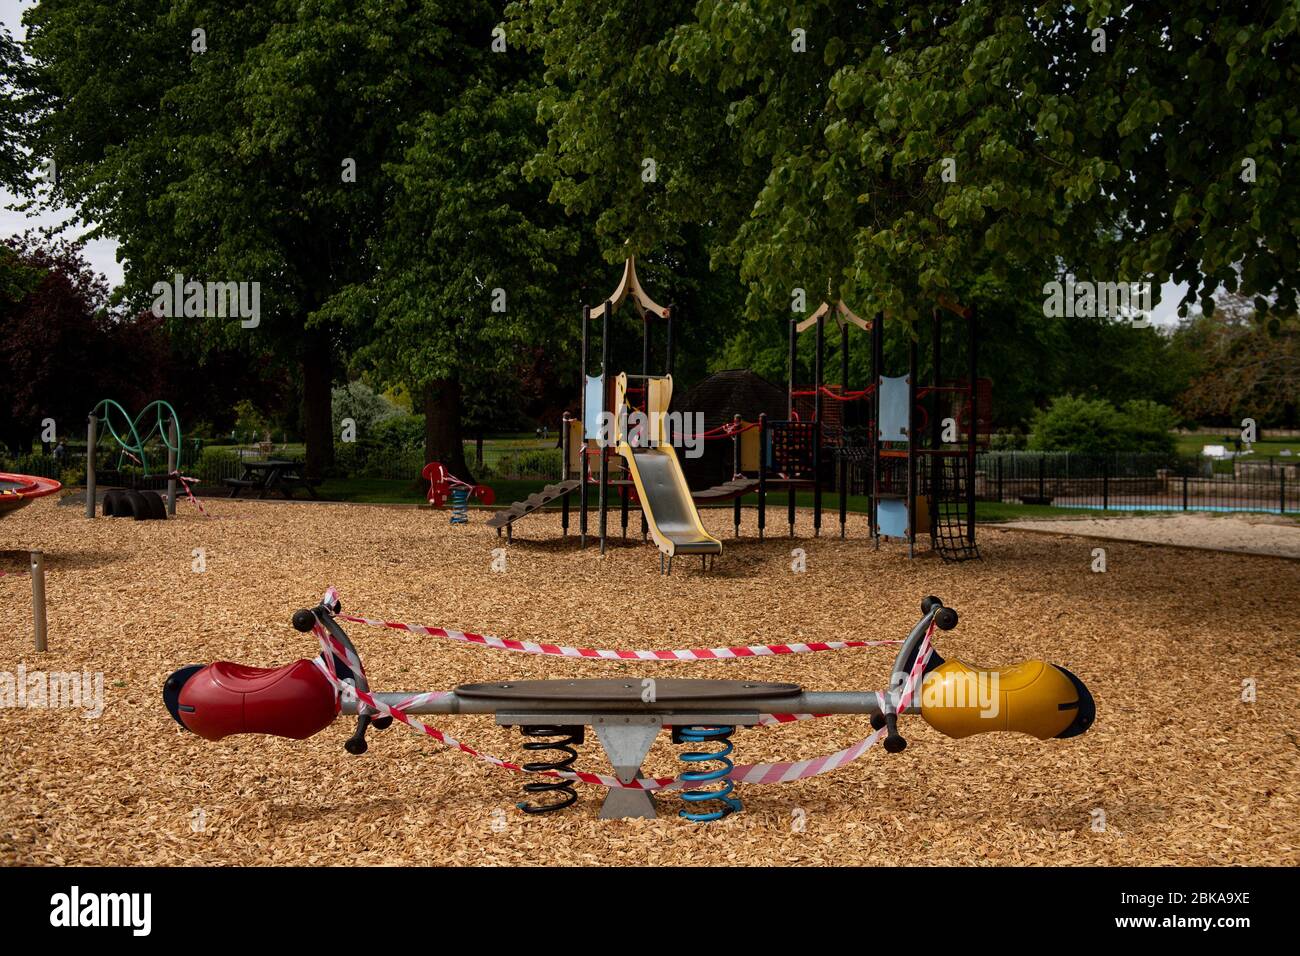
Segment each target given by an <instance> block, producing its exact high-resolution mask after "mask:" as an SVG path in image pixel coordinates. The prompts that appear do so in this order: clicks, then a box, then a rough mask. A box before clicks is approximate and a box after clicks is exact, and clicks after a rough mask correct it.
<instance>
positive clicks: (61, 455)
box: [54, 438, 68, 471]
mask: <svg viewBox="0 0 1300 956" xmlns="http://www.w3.org/2000/svg"><path fill="white" fill-rule="evenodd" d="M54 463H55V464H56V465H58V466H59V470H60V471H62V470H63V468H64V467H66V466H67V464H68V446H67V444H65V443H64V441H63V439H62V438H60V439H59V443H58V444H57V445H55V446H54Z"/></svg>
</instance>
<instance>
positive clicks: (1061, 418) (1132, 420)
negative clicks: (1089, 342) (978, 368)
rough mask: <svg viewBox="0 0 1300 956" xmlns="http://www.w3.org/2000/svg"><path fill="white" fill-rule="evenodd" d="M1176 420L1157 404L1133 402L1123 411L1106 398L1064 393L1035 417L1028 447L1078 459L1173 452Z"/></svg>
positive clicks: (1169, 411)
mask: <svg viewBox="0 0 1300 956" xmlns="http://www.w3.org/2000/svg"><path fill="white" fill-rule="evenodd" d="M1176 422H1177V418H1176V416H1175V415H1174V413H1173V412H1172V411H1171V410H1170V409H1168V408H1166V407H1165V406H1163V405H1160V404H1158V403H1156V402H1151V401H1146V400H1136V401H1131V402H1128V403H1126V404H1125V405H1124V408H1123V409H1122V410H1120V409H1117V408H1115V406H1114V405H1112V404H1111V403H1110V402H1108V401H1106V400H1105V399H1100V398H1095V399H1087V398H1076V397H1074V396H1070V395H1062V396H1058V397H1057V398H1054V399H1053V400H1052V403H1051V404H1050V405H1049V406H1048V407H1047V408H1046V409H1042V410H1040V411H1039V412H1038V414H1037V415H1035V416H1034V424H1033V430H1032V432H1031V433H1030V436H1029V447H1030V448H1032V449H1033V450H1035V451H1068V452H1072V453H1074V454H1079V455H1109V454H1114V453H1116V452H1143V453H1157V454H1172V453H1173V451H1174V447H1175V442H1174V436H1173V435H1172V433H1171V432H1172V429H1173V427H1174V425H1175V424H1176Z"/></svg>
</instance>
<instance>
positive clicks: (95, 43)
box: [25, 0, 492, 472]
mask: <svg viewBox="0 0 1300 956" xmlns="http://www.w3.org/2000/svg"><path fill="white" fill-rule="evenodd" d="M25 16H26V23H27V25H28V40H27V48H28V50H29V52H30V53H31V55H32V57H33V59H34V66H35V71H34V79H33V82H32V89H33V92H34V94H35V99H34V101H33V111H32V120H33V129H34V131H35V138H34V140H33V145H34V148H35V149H36V151H37V154H38V155H48V156H53V157H54V158H55V159H56V161H57V162H58V165H59V168H60V170H61V177H60V180H59V186H58V198H59V199H61V200H62V201H64V202H66V203H67V204H69V205H72V206H74V207H77V208H79V209H80V210H81V212H82V214H83V215H84V216H85V217H86V218H87V219H88V220H91V221H94V222H97V223H99V227H98V230H97V231H98V233H100V234H105V235H112V236H116V237H117V238H118V239H119V240H120V242H121V256H122V258H123V259H124V260H126V261H127V263H128V264H129V269H128V271H127V274H126V288H125V290H124V295H125V296H126V297H127V298H128V299H130V300H132V301H135V302H138V303H139V304H141V305H143V304H145V303H147V302H148V301H150V300H151V298H152V294H151V291H150V290H151V289H152V287H153V284H154V283H155V282H158V281H160V280H161V281H167V280H170V278H171V276H172V275H173V274H174V273H178V272H179V273H181V274H183V275H184V276H185V277H186V278H195V279H198V280H200V281H247V282H254V281H255V282H258V283H260V287H261V311H262V316H261V322H260V324H259V325H258V326H257V327H256V328H244V327H241V324H240V323H239V322H235V321H231V320H229V319H206V320H195V319H179V320H174V321H173V323H172V326H173V332H174V334H175V335H176V337H177V339H178V341H181V342H184V343H188V345H189V346H190V348H191V349H192V350H193V352H194V353H197V354H203V353H205V352H206V351H208V350H209V349H212V348H217V347H221V346H229V345H232V344H233V345H235V346H237V347H240V348H243V349H245V350H246V351H247V352H249V353H253V354H256V353H262V354H271V355H274V356H277V357H279V359H280V360H281V361H284V362H286V363H292V364H294V365H296V366H297V368H298V370H299V376H300V379H301V396H302V429H303V431H304V433H305V437H306V440H307V467H308V470H309V471H312V472H319V471H321V470H322V469H323V468H325V467H326V466H328V464H329V463H330V461H331V460H332V455H333V431H332V428H331V425H330V387H331V383H332V381H333V380H334V379H335V378H336V377H337V374H338V372H339V370H340V367H341V359H342V357H343V354H344V353H345V352H347V351H348V350H349V348H350V347H351V346H352V345H353V344H354V343H352V342H350V341H349V339H348V338H347V332H348V331H350V330H357V326H356V325H355V324H353V323H351V321H350V320H351V319H352V317H353V316H352V313H351V311H350V310H349V309H348V307H347V306H348V304H349V303H351V302H352V301H353V300H352V297H351V291H352V290H353V289H354V288H355V287H356V286H358V285H361V284H365V283H367V282H369V281H370V280H371V278H372V277H373V275H374V272H375V264H374V262H373V261H372V259H371V255H372V253H373V249H374V241H375V239H376V237H377V235H378V233H379V231H380V227H381V225H382V223H383V216H384V214H385V212H386V211H387V210H388V202H387V200H388V198H389V197H391V195H392V193H393V190H394V189H395V186H394V183H393V182H392V180H391V179H390V178H389V176H388V175H387V174H386V172H385V166H386V164H387V163H388V162H389V161H390V160H392V159H394V158H396V157H400V156H401V155H402V154H403V153H404V151H405V149H406V148H407V146H408V145H409V139H408V136H409V130H410V127H411V125H412V121H413V119H414V118H415V117H416V116H418V115H419V113H420V111H422V110H426V109H429V108H431V107H438V106H439V105H440V104H446V103H447V102H449V101H451V102H454V99H455V97H456V96H457V95H458V92H459V89H460V81H459V77H460V75H461V69H462V66H463V64H464V62H465V61H466V59H467V58H473V57H475V56H479V55H481V51H483V50H485V49H486V45H487V43H488V41H489V39H490V38H489V37H488V36H487V32H486V30H487V28H486V24H487V23H489V22H490V20H491V19H492V17H491V7H490V5H489V4H486V3H481V2H471V3H468V4H466V3H445V4H444V3H421V4H418V5H415V6H414V7H412V6H411V5H410V4H408V3H406V2H404V0H380V2H376V3H371V4H368V5H367V7H366V11H365V13H364V15H358V13H357V11H356V9H355V8H354V6H353V5H352V4H350V3H346V2H343V0H308V2H306V3H297V2H294V3H290V2H287V0H275V2H268V3H263V2H259V3H251V2H246V3H225V2H223V3H219V4H218V3H210V2H202V0H183V2H178V3H175V4H171V5H170V6H164V7H159V6H158V5H157V4H154V3H151V2H146V0H125V2H123V3H119V4H113V5H106V4H103V3H102V2H97V0H64V2H59V3H52V2H45V3H41V4H39V5H38V6H36V7H34V8H33V9H32V10H29V11H28V12H27V14H26V15H25ZM105 51H111V55H105ZM354 173H355V175H353V174H354ZM345 320H349V321H345ZM361 332H362V333H364V329H361ZM362 341H364V335H363V339H362Z"/></svg>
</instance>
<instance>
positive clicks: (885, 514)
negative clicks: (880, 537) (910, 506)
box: [876, 498, 907, 538]
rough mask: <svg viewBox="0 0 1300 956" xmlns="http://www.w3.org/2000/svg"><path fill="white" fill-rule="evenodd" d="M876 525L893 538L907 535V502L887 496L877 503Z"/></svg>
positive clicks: (882, 532)
mask: <svg viewBox="0 0 1300 956" xmlns="http://www.w3.org/2000/svg"><path fill="white" fill-rule="evenodd" d="M876 527H877V528H879V529H880V533H881V534H884V535H888V536H889V537H891V538H906V537H907V502H906V501H904V500H903V499H902V498H886V499H884V500H883V501H880V502H879V503H878V504H877V505H876Z"/></svg>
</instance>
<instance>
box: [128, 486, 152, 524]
mask: <svg viewBox="0 0 1300 956" xmlns="http://www.w3.org/2000/svg"><path fill="white" fill-rule="evenodd" d="M126 507H127V513H128V514H130V515H131V517H132V518H134V519H135V520H136V521H148V520H149V519H150V518H151V517H153V515H152V513H151V511H150V508H149V499H148V498H146V497H145V496H144V495H142V494H141V493H140V492H138V491H128V492H127V493H126Z"/></svg>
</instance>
